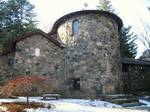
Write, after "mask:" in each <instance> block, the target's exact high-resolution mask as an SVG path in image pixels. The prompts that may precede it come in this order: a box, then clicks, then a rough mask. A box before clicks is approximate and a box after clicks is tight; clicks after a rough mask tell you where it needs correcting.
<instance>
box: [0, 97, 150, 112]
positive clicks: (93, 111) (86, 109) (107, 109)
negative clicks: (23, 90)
mask: <svg viewBox="0 0 150 112" xmlns="http://www.w3.org/2000/svg"><path fill="white" fill-rule="evenodd" d="M41 99H42V97H29V101H30V102H40V103H45V104H52V105H55V108H54V109H46V108H38V109H25V110H26V111H27V112H101V111H102V112H148V111H146V110H130V109H124V108H123V107H121V106H120V105H116V104H113V103H109V102H106V101H101V100H87V99H59V100H47V101H46V100H41ZM18 101H20V102H21V101H24V102H25V101H26V97H18V99H0V102H1V103H2V102H18ZM147 105H149V106H150V102H149V103H148V104H147Z"/></svg>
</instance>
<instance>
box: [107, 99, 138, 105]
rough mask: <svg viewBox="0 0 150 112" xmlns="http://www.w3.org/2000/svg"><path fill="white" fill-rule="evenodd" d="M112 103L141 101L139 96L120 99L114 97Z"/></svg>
mask: <svg viewBox="0 0 150 112" xmlns="http://www.w3.org/2000/svg"><path fill="white" fill-rule="evenodd" d="M110 102H112V103H116V104H123V103H136V102H139V99H138V98H121V99H120V98H118V99H112V100H110Z"/></svg>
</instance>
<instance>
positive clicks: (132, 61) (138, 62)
mask: <svg viewBox="0 0 150 112" xmlns="http://www.w3.org/2000/svg"><path fill="white" fill-rule="evenodd" d="M121 62H122V64H127V65H145V66H150V61H145V60H140V59H132V58H123V59H121Z"/></svg>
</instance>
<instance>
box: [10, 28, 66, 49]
mask: <svg viewBox="0 0 150 112" xmlns="http://www.w3.org/2000/svg"><path fill="white" fill-rule="evenodd" d="M36 34H40V35H42V36H43V37H45V38H46V39H48V40H49V41H51V42H52V43H54V44H55V45H56V46H58V47H60V48H64V47H63V46H62V45H61V43H59V42H58V41H57V40H56V39H54V38H53V37H51V36H48V35H47V34H46V33H45V32H43V31H42V30H40V29H38V30H36V31H33V32H29V33H26V34H24V35H23V36H21V37H20V38H17V39H15V40H13V41H12V42H11V43H12V46H13V49H15V46H16V43H18V42H19V41H22V40H24V39H26V38H30V37H31V36H33V35H36Z"/></svg>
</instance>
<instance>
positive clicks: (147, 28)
mask: <svg viewBox="0 0 150 112" xmlns="http://www.w3.org/2000/svg"><path fill="white" fill-rule="evenodd" d="M141 22H142V25H143V29H144V31H143V32H141V33H140V34H139V39H140V41H141V42H142V43H143V45H144V47H145V48H146V49H150V24H148V23H146V22H144V21H143V20H142V19H141Z"/></svg>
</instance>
